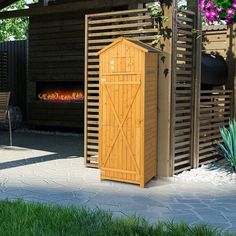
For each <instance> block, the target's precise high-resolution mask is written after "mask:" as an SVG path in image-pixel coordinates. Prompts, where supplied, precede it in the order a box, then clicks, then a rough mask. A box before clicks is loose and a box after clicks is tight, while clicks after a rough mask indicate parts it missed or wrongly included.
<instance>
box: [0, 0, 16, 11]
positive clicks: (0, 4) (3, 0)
mask: <svg viewBox="0 0 236 236" xmlns="http://www.w3.org/2000/svg"><path fill="white" fill-rule="evenodd" d="M17 1H18V0H0V10H2V9H3V8H5V7H8V6H9V5H11V4H13V3H15V2H17Z"/></svg>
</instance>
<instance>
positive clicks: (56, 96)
mask: <svg viewBox="0 0 236 236" xmlns="http://www.w3.org/2000/svg"><path fill="white" fill-rule="evenodd" d="M38 98H39V99H40V100H42V101H58V102H59V101H62V102H63V101H64V102H78V101H81V100H83V99H84V95H83V93H82V92H64V91H63V92H62V91H55V92H43V93H39V94H38Z"/></svg>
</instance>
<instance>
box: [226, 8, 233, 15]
mask: <svg viewBox="0 0 236 236" xmlns="http://www.w3.org/2000/svg"><path fill="white" fill-rule="evenodd" d="M226 13H227V15H229V16H232V15H234V14H235V10H234V9H233V8H231V7H230V8H228V9H227V10H226Z"/></svg>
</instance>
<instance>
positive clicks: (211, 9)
mask: <svg viewBox="0 0 236 236" xmlns="http://www.w3.org/2000/svg"><path fill="white" fill-rule="evenodd" d="M200 9H201V10H202V11H203V13H204V16H205V21H206V23H207V24H212V23H214V22H219V21H221V20H225V22H226V23H227V24H232V23H233V22H234V21H235V20H236V0H200Z"/></svg>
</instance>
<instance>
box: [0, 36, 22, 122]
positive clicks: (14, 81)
mask: <svg viewBox="0 0 236 236" xmlns="http://www.w3.org/2000/svg"><path fill="white" fill-rule="evenodd" d="M1 51H4V52H7V57H8V88H9V90H10V91H11V104H12V105H15V106H19V107H20V108H21V110H22V113H23V116H24V118H25V116H26V78H27V41H26V40H21V41H9V42H2V43H0V52H1Z"/></svg>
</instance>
